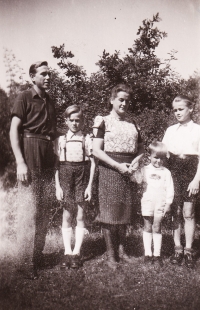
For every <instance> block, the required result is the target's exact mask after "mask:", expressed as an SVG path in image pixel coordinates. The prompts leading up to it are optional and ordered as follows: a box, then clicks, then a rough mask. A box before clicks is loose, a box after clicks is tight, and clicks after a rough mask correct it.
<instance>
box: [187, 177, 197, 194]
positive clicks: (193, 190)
mask: <svg viewBox="0 0 200 310" xmlns="http://www.w3.org/2000/svg"><path fill="white" fill-rule="evenodd" d="M187 191H188V192H189V193H188V196H189V197H190V196H191V195H196V194H197V193H198V192H199V180H198V179H195V178H194V179H193V180H192V182H190V184H189V185H188V188H187Z"/></svg>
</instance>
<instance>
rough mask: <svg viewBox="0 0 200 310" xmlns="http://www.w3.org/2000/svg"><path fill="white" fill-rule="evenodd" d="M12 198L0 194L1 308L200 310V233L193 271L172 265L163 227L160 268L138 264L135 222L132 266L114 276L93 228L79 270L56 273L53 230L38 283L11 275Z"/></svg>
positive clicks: (58, 243)
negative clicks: (107, 264) (82, 263)
mask: <svg viewBox="0 0 200 310" xmlns="http://www.w3.org/2000/svg"><path fill="white" fill-rule="evenodd" d="M14 197H15V193H13V192H9V193H6V194H5V193H1V197H0V203H1V204H0V206H1V210H0V211H1V213H0V214H1V217H0V221H1V222H0V224H1V231H0V233H1V235H0V237H1V248H0V249H1V256H0V263H1V270H0V276H1V278H0V284H1V288H0V309H2V310H4V309H5V310H9V309H13V310H18V309H19V310H21V309H25V310H28V309H34V310H35V309H42V310H43V309H48V310H51V309H52V310H54V309H56V310H62V309H67V310H68V309H69V310H70V309H81V310H82V309H83V310H90V309H92V310H95V309H98V310H107V309H116V310H118V309H122V310H123V309H131V310H134V309H135V310H137V309H182V310H184V309H188V310H191V309H195V310H197V309H200V293H199V291H200V290H199V288H200V259H198V248H199V235H200V229H199V226H198V227H197V231H196V236H195V242H194V246H195V248H196V249H197V263H196V269H195V270H188V269H187V268H186V267H185V266H184V265H183V266H172V265H171V264H170V262H169V257H170V255H171V253H172V246H173V242H172V236H171V232H170V230H169V229H168V228H167V226H166V225H164V227H163V246H162V254H163V257H164V267H163V268H162V269H159V270H157V269H154V266H153V265H150V266H146V265H144V263H143V247H142V225H141V220H140V217H138V218H137V221H136V222H135V224H134V226H131V227H129V229H128V231H127V245H128V246H127V249H128V251H129V253H130V254H131V255H132V256H133V258H134V261H133V264H119V266H118V268H117V270H116V271H112V270H110V269H109V268H108V267H107V266H106V265H105V263H104V260H105V243H104V240H103V237H102V234H101V231H100V229H99V226H98V225H93V226H90V227H88V230H89V232H90V233H89V234H88V235H86V236H85V240H84V244H83V248H82V255H83V257H84V265H83V267H82V268H80V269H79V270H71V269H69V270H64V271H63V270H60V269H59V261H60V259H61V257H62V254H63V246H62V238H61V234H60V228H59V227H52V228H51V229H50V231H49V234H48V235H47V240H46V246H45V251H44V253H45V256H44V257H45V266H44V268H42V269H41V270H40V271H39V275H40V277H39V279H38V280H35V281H31V280H25V279H24V278H23V277H22V276H21V275H20V274H18V273H17V272H16V268H15V262H16V260H17V257H16V254H15V253H16V252H15V244H16V231H15V208H16V201H15V199H14Z"/></svg>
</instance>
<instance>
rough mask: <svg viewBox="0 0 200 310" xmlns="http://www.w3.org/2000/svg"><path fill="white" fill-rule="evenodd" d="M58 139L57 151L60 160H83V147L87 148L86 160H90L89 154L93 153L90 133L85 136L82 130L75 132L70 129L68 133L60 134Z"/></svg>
mask: <svg viewBox="0 0 200 310" xmlns="http://www.w3.org/2000/svg"><path fill="white" fill-rule="evenodd" d="M83 139H84V140H85V141H83ZM56 140H57V141H56V143H55V145H56V146H55V152H56V154H57V156H58V157H59V160H60V161H65V160H66V161H69V162H81V161H83V160H84V159H83V147H84V148H85V160H89V156H91V155H92V140H91V138H90V136H89V135H86V136H85V137H84V135H83V133H82V131H81V130H80V131H78V132H75V133H74V132H72V131H71V130H68V132H67V135H64V136H60V137H59V138H58V139H56ZM84 144H85V146H84Z"/></svg>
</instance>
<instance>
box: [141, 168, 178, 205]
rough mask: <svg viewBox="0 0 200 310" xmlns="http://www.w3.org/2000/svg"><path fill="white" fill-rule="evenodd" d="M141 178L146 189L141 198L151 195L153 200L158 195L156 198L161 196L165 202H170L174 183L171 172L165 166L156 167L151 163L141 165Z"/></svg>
mask: <svg viewBox="0 0 200 310" xmlns="http://www.w3.org/2000/svg"><path fill="white" fill-rule="evenodd" d="M143 180H144V182H145V183H146V186H147V187H146V190H145V192H144V193H143V198H144V197H145V196H146V197H147V196H148V197H149V199H150V197H151V196H152V199H153V200H154V199H155V198H156V197H155V195H156V196H158V200H160V197H162V200H164V202H165V203H168V204H171V203H172V201H173V198H174V184H173V180H172V176H171V172H170V171H169V170H168V169H167V168H165V167H160V168H156V167H154V166H153V165H152V164H149V165H148V166H144V167H143Z"/></svg>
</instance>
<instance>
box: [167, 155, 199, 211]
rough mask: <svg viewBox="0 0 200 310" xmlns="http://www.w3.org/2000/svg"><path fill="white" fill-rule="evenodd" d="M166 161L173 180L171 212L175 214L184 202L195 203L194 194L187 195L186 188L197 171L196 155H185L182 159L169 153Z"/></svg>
mask: <svg viewBox="0 0 200 310" xmlns="http://www.w3.org/2000/svg"><path fill="white" fill-rule="evenodd" d="M168 163H169V170H170V171H171V174H172V178H173V182H174V201H173V205H172V213H173V215H174V216H177V212H179V211H178V210H180V209H178V207H179V208H183V204H184V202H192V203H195V200H196V195H191V196H190V197H189V195H188V191H187V188H188V185H189V184H190V182H191V181H192V180H193V178H194V176H195V174H196V172H197V167H198V157H197V156H196V155H187V156H186V158H184V159H182V158H179V157H177V156H176V155H174V154H171V153H170V158H169V162H168ZM179 216H180V215H179Z"/></svg>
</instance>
